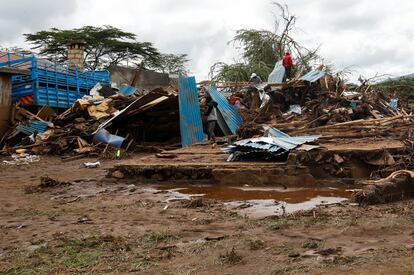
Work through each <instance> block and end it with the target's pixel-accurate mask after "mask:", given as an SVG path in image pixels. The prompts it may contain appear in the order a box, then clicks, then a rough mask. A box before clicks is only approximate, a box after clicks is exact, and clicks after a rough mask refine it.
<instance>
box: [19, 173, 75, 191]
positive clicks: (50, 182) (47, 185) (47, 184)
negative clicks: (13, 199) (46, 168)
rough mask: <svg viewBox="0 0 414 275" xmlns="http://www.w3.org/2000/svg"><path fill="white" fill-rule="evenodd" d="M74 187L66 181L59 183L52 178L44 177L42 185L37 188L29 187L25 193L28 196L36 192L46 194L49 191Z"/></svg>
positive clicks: (41, 181) (41, 180) (41, 179)
mask: <svg viewBox="0 0 414 275" xmlns="http://www.w3.org/2000/svg"><path fill="white" fill-rule="evenodd" d="M69 185H72V183H70V182H66V181H59V180H55V179H52V178H50V177H49V176H43V177H41V178H40V184H39V185H37V186H27V187H26V188H25V192H26V193H28V194H31V193H36V192H45V191H47V190H48V189H52V188H57V187H64V186H69Z"/></svg>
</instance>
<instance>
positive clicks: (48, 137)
mask: <svg viewBox="0 0 414 275" xmlns="http://www.w3.org/2000/svg"><path fill="white" fill-rule="evenodd" d="M177 113H178V100H177V92H176V90H175V89H174V88H173V87H171V88H168V89H165V90H164V89H160V88H159V89H156V90H153V91H151V92H149V93H146V94H140V93H139V92H137V90H136V89H135V88H132V87H125V88H122V89H116V88H112V87H111V86H109V85H101V84H97V85H96V86H95V87H94V88H93V89H92V90H91V91H90V94H89V95H86V96H84V97H83V98H81V99H78V100H77V101H76V102H75V103H74V104H73V105H72V106H71V107H70V108H69V109H67V110H66V111H64V112H62V113H61V114H56V113H55V112H54V110H53V109H52V108H50V107H43V108H42V109H41V110H40V111H39V112H37V114H33V113H31V112H30V111H29V110H27V109H25V108H22V107H19V106H17V107H16V108H15V115H14V119H13V123H14V126H13V127H12V129H10V130H9V132H8V133H7V134H6V135H5V136H4V137H3V139H2V141H1V145H2V146H3V150H2V151H3V152H13V151H14V150H16V149H18V148H19V149H21V148H24V149H27V150H30V151H31V152H33V153H34V154H56V155H62V156H63V155H66V156H68V157H71V156H99V155H100V154H102V153H106V151H108V150H110V149H109V148H108V147H109V145H111V147H114V148H118V149H120V148H122V149H123V151H126V150H128V149H130V147H131V145H132V144H134V145H138V146H137V148H139V145H140V144H142V143H145V142H146V141H152V137H153V136H154V135H157V134H158V133H162V132H163V130H170V131H169V132H168V131H167V134H164V136H163V135H162V134H158V140H157V139H155V141H159V142H160V143H161V144H162V142H165V143H166V144H169V145H171V144H173V143H174V142H176V140H174V141H172V142H171V141H169V139H171V138H172V139H174V138H176V139H177V137H179V132H178V131H177V125H178V114H177ZM159 121H162V122H164V123H158V122H159ZM157 123H158V124H157ZM125 125H128V127H125ZM121 126H122V127H121ZM110 132H115V134H111V133H110ZM148 137H149V138H148ZM133 147H135V146H133Z"/></svg>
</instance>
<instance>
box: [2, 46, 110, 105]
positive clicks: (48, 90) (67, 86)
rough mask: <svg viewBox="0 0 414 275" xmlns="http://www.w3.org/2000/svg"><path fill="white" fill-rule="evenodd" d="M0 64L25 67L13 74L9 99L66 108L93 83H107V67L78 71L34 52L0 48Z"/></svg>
mask: <svg viewBox="0 0 414 275" xmlns="http://www.w3.org/2000/svg"><path fill="white" fill-rule="evenodd" d="M0 67H9V68H16V69H25V70H28V73H27V74H26V75H18V76H13V78H12V101H13V103H20V104H21V105H35V106H50V107H54V108H69V107H70V106H71V105H72V104H73V103H74V102H75V101H76V100H77V99H78V98H81V97H83V96H84V95H87V94H88V93H89V91H90V89H92V88H93V86H95V84H96V83H98V82H100V83H103V84H108V83H109V72H108V71H84V72H81V71H79V70H78V69H77V67H76V66H68V65H62V64H57V63H53V62H51V61H49V60H46V59H42V58H38V57H36V56H34V55H23V54H16V53H10V52H0Z"/></svg>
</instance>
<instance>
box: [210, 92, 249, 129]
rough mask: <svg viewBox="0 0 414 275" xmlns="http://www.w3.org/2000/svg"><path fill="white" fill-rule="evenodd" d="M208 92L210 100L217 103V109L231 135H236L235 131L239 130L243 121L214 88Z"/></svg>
mask: <svg viewBox="0 0 414 275" xmlns="http://www.w3.org/2000/svg"><path fill="white" fill-rule="evenodd" d="M208 92H209V94H210V96H211V98H212V99H213V100H214V101H215V102H217V104H218V109H219V111H220V113H221V115H222V116H223V119H224V121H225V122H226V123H227V126H228V127H229V129H230V131H231V132H232V134H236V132H237V129H239V127H240V126H241V125H242V123H243V119H242V117H241V116H240V114H239V112H237V110H236V108H235V107H234V106H233V105H231V104H230V103H229V102H228V101H227V99H226V98H225V97H224V96H223V95H222V94H221V93H220V92H219V91H218V90H217V88H216V87H210V89H208Z"/></svg>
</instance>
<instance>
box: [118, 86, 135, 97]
mask: <svg viewBox="0 0 414 275" xmlns="http://www.w3.org/2000/svg"><path fill="white" fill-rule="evenodd" d="M136 90H137V88H135V87H132V86H121V87H119V93H121V94H123V95H124V96H130V95H133V94H134V93H135V92H136Z"/></svg>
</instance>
